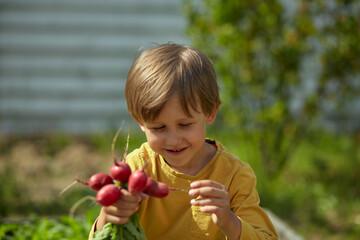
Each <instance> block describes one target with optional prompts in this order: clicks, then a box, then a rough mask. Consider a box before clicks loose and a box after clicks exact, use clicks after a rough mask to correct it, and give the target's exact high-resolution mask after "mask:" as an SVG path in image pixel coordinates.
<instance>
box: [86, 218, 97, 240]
mask: <svg viewBox="0 0 360 240" xmlns="http://www.w3.org/2000/svg"><path fill="white" fill-rule="evenodd" d="M97 220H98V219H96V220H95V222H94V224H93V225H92V227H91V230H90V233H89V239H88V240H93V238H94V233H95V231H96V223H97Z"/></svg>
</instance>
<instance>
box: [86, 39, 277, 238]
mask: <svg viewBox="0 0 360 240" xmlns="http://www.w3.org/2000/svg"><path fill="white" fill-rule="evenodd" d="M125 96H126V100H127V104H128V110H129V112H130V114H131V115H132V117H133V118H134V119H135V120H136V121H137V122H138V124H139V125H140V128H141V129H142V131H143V132H144V133H145V135H146V138H147V142H146V143H144V144H143V145H142V146H141V147H140V148H139V149H136V150H134V151H133V152H132V153H130V154H129V155H128V156H127V163H128V164H129V165H130V166H131V168H132V169H133V170H134V169H139V168H142V167H143V166H144V164H145V162H147V161H150V163H149V165H148V166H147V168H146V172H147V175H148V176H150V177H152V178H154V179H155V180H157V181H160V182H163V183H165V184H167V185H168V186H169V187H175V188H181V189H186V190H189V192H188V193H186V192H182V191H171V192H170V193H169V195H168V196H167V197H165V198H155V197H148V196H145V195H144V194H139V195H131V194H130V193H129V192H127V191H126V190H122V191H123V194H122V196H121V198H120V200H119V201H118V202H117V203H116V204H114V205H113V206H109V207H103V208H102V209H101V212H100V215H99V218H98V220H97V222H96V223H95V224H94V227H93V230H92V232H93V231H94V230H95V229H96V230H101V229H102V227H103V226H104V225H105V224H106V223H108V222H112V223H115V224H122V223H125V222H127V221H128V219H129V216H130V215H132V214H133V213H134V212H135V211H137V212H138V213H139V215H140V221H141V224H142V227H143V229H144V231H145V233H146V236H147V238H148V239H149V240H172V239H187V240H191V239H214V240H217V239H229V240H239V239H278V236H277V234H276V231H275V229H274V227H273V225H272V223H271V221H270V220H269V218H268V216H267V215H266V213H265V212H264V210H263V209H262V208H260V206H259V202H260V200H259V196H258V193H257V191H256V189H255V185H256V177H255V174H254V172H253V170H252V169H251V168H250V166H249V165H248V164H247V163H244V162H242V161H240V160H239V159H238V158H236V157H235V156H234V155H232V154H231V153H229V152H227V151H226V149H225V148H224V146H223V145H221V143H219V142H218V141H215V140H211V139H207V138H206V125H207V124H212V123H213V122H214V121H215V117H216V113H217V110H218V108H219V106H220V98H219V88H218V85H217V81H216V74H215V71H214V68H213V66H212V63H211V62H210V60H209V59H208V58H207V57H206V56H205V55H204V54H203V53H202V52H200V51H199V50H197V49H194V48H191V47H187V46H182V45H177V44H173V43H169V44H164V45H160V46H157V47H155V48H152V49H149V50H146V51H144V52H143V53H142V54H141V55H140V56H139V57H138V58H137V60H136V61H135V62H134V64H133V65H132V67H131V69H130V71H129V74H128V78H127V82H126V87H125ZM90 235H92V233H91V234H90ZM91 238H92V236H90V239H91Z"/></svg>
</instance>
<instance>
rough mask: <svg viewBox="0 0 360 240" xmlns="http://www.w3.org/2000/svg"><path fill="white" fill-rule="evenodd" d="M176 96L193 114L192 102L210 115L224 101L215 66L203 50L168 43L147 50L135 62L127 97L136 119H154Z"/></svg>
mask: <svg viewBox="0 0 360 240" xmlns="http://www.w3.org/2000/svg"><path fill="white" fill-rule="evenodd" d="M172 96H177V97H179V99H180V102H181V105H182V107H183V110H184V112H185V114H186V115H187V116H189V117H191V114H190V108H189V106H190V107H191V108H193V109H194V110H195V111H198V112H199V109H198V106H200V108H201V109H200V110H201V111H202V112H203V113H204V114H205V115H209V114H211V113H212V112H213V111H214V109H215V108H216V107H217V106H218V104H219V103H220V98H219V87H218V84H217V81H216V74H215V70H214V67H213V65H212V63H211V61H210V60H209V59H208V58H207V57H206V56H205V54H203V53H202V52H201V51H199V50H197V49H195V48H192V47H188V46H183V45H178V44H174V43H167V44H163V45H159V46H157V47H154V48H151V49H148V50H145V51H144V52H142V53H141V54H140V56H139V57H138V58H137V59H136V60H135V62H134V63H133V65H132V66H131V68H130V71H129V74H128V77H127V80H126V86H125V97H126V101H127V106H128V110H129V112H130V114H131V115H132V117H133V118H134V119H135V120H136V121H138V122H147V121H152V120H154V119H155V118H156V117H157V116H158V115H159V113H160V111H161V110H162V109H163V108H164V106H165V104H166V103H167V101H168V100H169V99H170V98H171V97H172Z"/></svg>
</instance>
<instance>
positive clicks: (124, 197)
mask: <svg viewBox="0 0 360 240" xmlns="http://www.w3.org/2000/svg"><path fill="white" fill-rule="evenodd" d="M121 193H122V194H121V196H120V199H121V200H124V201H127V202H138V203H139V202H140V201H141V199H142V196H141V195H140V194H137V195H133V194H131V193H129V192H128V191H127V190H126V189H121Z"/></svg>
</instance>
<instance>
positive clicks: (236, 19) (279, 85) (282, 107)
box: [185, 0, 360, 179]
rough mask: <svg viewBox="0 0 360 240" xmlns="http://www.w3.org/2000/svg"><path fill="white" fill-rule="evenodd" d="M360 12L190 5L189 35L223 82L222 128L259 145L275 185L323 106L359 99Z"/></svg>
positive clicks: (350, 4)
mask: <svg viewBox="0 0 360 240" xmlns="http://www.w3.org/2000/svg"><path fill="white" fill-rule="evenodd" d="M195 3H197V4H195ZM359 12H360V11H359V6H358V4H357V2H356V1H325V0H316V1H307V0H302V1H295V2H294V1H290V2H288V1H279V0H267V1H264V0H255V1H254V0H244V1H231V0H218V1H210V0H203V1H190V0H189V1H186V4H185V13H186V15H187V18H188V21H189V23H188V34H189V36H190V37H191V39H192V42H193V44H194V45H195V46H196V47H199V48H200V49H201V50H202V51H204V52H205V53H206V54H207V55H208V56H209V57H210V58H211V59H212V60H213V62H214V65H215V68H216V71H217V73H218V75H219V79H220V81H221V90H222V91H221V92H222V101H223V106H222V114H223V120H224V123H223V124H226V125H227V127H229V128H233V129H234V130H239V129H241V131H244V132H246V133H248V135H247V138H248V139H251V140H250V141H252V142H254V143H258V146H257V148H258V151H260V153H261V159H262V164H263V165H264V166H265V170H266V174H267V175H268V176H269V177H270V178H272V179H274V178H275V177H277V176H278V175H279V174H280V173H281V171H282V169H283V168H284V166H285V165H286V164H287V162H288V160H289V159H290V158H291V156H292V154H294V151H295V150H296V148H297V147H298V146H299V144H300V142H301V141H302V140H303V139H304V138H305V137H306V136H307V132H308V131H309V129H310V128H311V127H313V126H314V125H315V124H316V120H317V119H318V117H319V116H321V114H322V113H323V107H324V106H325V105H327V106H337V107H338V108H339V109H340V108H341V106H343V105H344V104H345V103H347V102H348V101H349V100H351V99H353V98H354V97H356V96H359V93H360V84H359V81H358V79H359V73H360V57H359V56H360V44H359V42H360V34H359V28H360V17H359ZM308 85H309V86H311V87H310V88H309V87H308ZM295 106H296V107H295Z"/></svg>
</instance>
